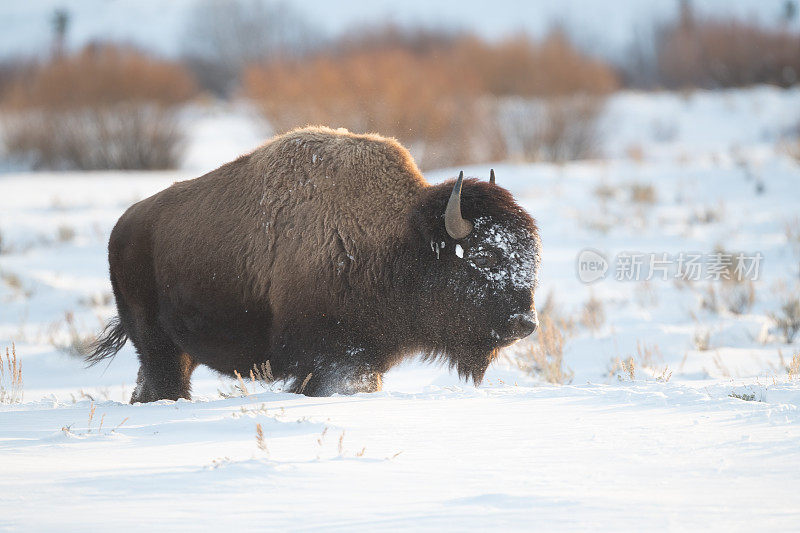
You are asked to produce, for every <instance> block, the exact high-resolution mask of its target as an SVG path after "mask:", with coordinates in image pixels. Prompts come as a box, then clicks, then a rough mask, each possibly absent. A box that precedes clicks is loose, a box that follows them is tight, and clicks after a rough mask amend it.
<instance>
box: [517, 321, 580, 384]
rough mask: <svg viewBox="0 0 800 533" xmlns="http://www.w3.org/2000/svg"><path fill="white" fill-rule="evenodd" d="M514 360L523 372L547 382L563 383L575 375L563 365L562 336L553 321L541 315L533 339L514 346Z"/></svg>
mask: <svg viewBox="0 0 800 533" xmlns="http://www.w3.org/2000/svg"><path fill="white" fill-rule="evenodd" d="M514 351H515V356H516V357H515V359H514V360H515V362H516V364H517V366H518V367H519V368H520V369H521V370H522V371H524V372H526V373H528V374H530V375H532V376H540V377H542V378H543V379H544V380H545V381H547V382H548V383H556V384H564V383H569V382H570V381H572V378H573V376H574V375H575V374H574V372H572V370H570V369H569V368H565V367H564V337H563V335H562V333H561V331H560V330H559V329H558V327H557V326H556V325H555V323H554V322H553V321H552V320H550V319H548V318H546V317H542V318H541V320H540V324H539V332H538V334H537V335H536V339H535V340H529V341H526V342H524V343H519V344H517V345H516V346H515V350H514Z"/></svg>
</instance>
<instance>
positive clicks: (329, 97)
mask: <svg viewBox="0 0 800 533" xmlns="http://www.w3.org/2000/svg"><path fill="white" fill-rule="evenodd" d="M417 31H418V32H419V30H417ZM384 33H385V38H381V37H380V35H379V34H378V33H369V34H367V35H366V36H364V37H362V38H360V39H353V38H350V39H347V40H344V41H342V42H341V43H339V44H338V45H337V46H334V47H332V49H331V50H330V51H328V52H327V53H325V54H319V55H316V56H314V57H310V58H306V59H299V60H293V61H278V62H272V63H269V64H266V65H263V64H262V65H252V66H250V68H248V69H247V71H246V73H245V76H244V92H245V94H246V95H247V96H248V97H250V98H252V99H254V100H255V101H257V102H258V103H259V105H260V106H261V109H262V110H263V112H264V114H265V115H266V117H267V118H268V120H270V121H271V123H272V124H273V126H274V127H275V129H277V130H286V129H290V128H292V127H295V126H301V125H305V124H309V123H322V124H326V125H329V126H334V127H336V126H343V127H346V128H348V129H350V130H353V131H358V132H363V131H377V132H379V133H382V134H385V135H392V136H394V137H397V138H398V139H399V140H400V141H401V142H403V143H405V144H407V145H408V146H409V147H410V149H411V151H412V153H414V155H415V156H416V157H417V158H418V161H419V162H420V165H421V166H422V167H424V168H430V167H432V166H444V165H455V164H465V163H474V162H478V161H486V160H490V159H498V158H502V157H504V156H505V155H506V153H507V146H506V142H507V137H508V136H509V135H511V136H514V135H520V132H519V131H518V128H515V127H513V125H512V127H508V126H507V125H504V124H502V121H503V120H506V119H507V113H503V112H502V109H501V108H502V107H503V106H501V105H498V98H505V97H508V96H522V97H525V98H532V97H537V96H541V97H547V98H550V99H552V100H551V102H558V104H559V106H553V105H549V106H548V110H549V111H548V113H546V114H545V115H542V116H541V117H540V119H539V124H541V125H544V124H552V125H553V126H552V128H551V129H548V130H546V131H544V133H543V134H538V133H537V135H539V136H540V137H542V136H543V137H544V138H545V139H547V140H546V141H542V140H539V141H537V142H538V143H540V144H541V143H542V142H550V144H554V143H553V142H552V141H550V140H549V137H553V136H555V137H558V138H559V139H562V138H564V137H567V136H569V135H572V137H575V135H574V133H565V132H566V131H567V130H570V128H571V122H572V118H573V117H574V114H573V113H564V112H563V109H565V107H564V106H563V103H564V102H566V101H567V100H569V99H568V98H567V99H559V98H560V97H563V96H564V95H579V94H584V93H591V94H593V95H600V94H604V93H605V92H607V91H609V90H611V89H613V88H614V87H615V86H616V80H615V78H614V76H613V73H612V71H611V70H610V69H609V68H608V67H605V66H603V65H600V64H599V63H597V62H595V61H593V60H591V59H588V58H585V57H584V56H582V55H581V54H579V53H578V52H577V51H576V50H575V49H574V48H573V47H572V46H571V45H570V44H569V42H568V41H567V40H566V38H564V37H563V36H561V35H555V36H553V37H551V38H548V39H546V40H545V41H543V42H542V43H540V44H537V43H534V42H532V41H530V40H528V39H526V38H523V37H516V38H514V39H511V40H509V41H506V42H501V43H498V44H489V43H486V42H484V41H482V40H480V39H477V38H475V37H469V36H466V37H465V36H450V37H447V36H445V37H442V36H436V35H433V34H426V33H424V32H423V33H421V34H415V35H416V37H415V38H413V39H411V38H408V37H407V36H404V35H403V33H402V31H401V30H397V29H396V28H394V29H392V28H390V29H387V30H386V31H385V32H384ZM569 101H570V102H571V104H570V105H571V106H573V107H574V106H575V103H574V102H575V101H574V100H569ZM579 107H580V109H581V110H585V109H586V108H585V106H584V105H583V104H581V105H580V106H579ZM559 110H562V111H561V112H559ZM582 112H583V111H582ZM588 115H591V117H587V119H586V120H588V121H590V122H591V124H592V125H593V124H594V119H595V118H596V113H588ZM556 128H560V130H561V133H554V132H553V130H554V129H556ZM570 131H571V130H570ZM578 137H580V135H578ZM578 142H579V143H583V144H591V142H588V141H584V140H582V139H581V140H580V141H578ZM556 144H557V143H556ZM587 151H588V150H586V149H579V150H572V151H570V150H564V149H562V148H561V147H558V148H553V149H550V150H549V151H545V153H543V155H542V156H541V157H542V158H546V159H569V158H572V157H573V154H574V153H576V152H579V155H582V154H583V153H585V152H587Z"/></svg>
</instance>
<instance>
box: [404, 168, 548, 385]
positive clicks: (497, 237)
mask: <svg viewBox="0 0 800 533" xmlns="http://www.w3.org/2000/svg"><path fill="white" fill-rule="evenodd" d="M412 224H415V225H416V226H417V229H418V230H421V231H420V232H419V233H417V235H419V238H420V239H422V241H423V242H421V243H420V245H421V248H422V249H424V250H425V251H424V254H425V259H424V261H423V263H424V265H425V269H424V271H425V274H424V279H423V283H422V285H423V290H424V291H427V293H426V294H425V295H423V297H422V298H423V301H424V302H425V306H426V309H423V310H421V311H422V313H426V312H428V311H429V312H430V313H431V316H429V317H427V318H429V319H430V323H431V324H432V328H425V329H426V330H427V331H428V334H429V335H432V336H435V337H437V339H431V340H432V341H437V340H438V341H439V343H440V345H443V349H444V351H445V352H447V353H448V355H449V356H451V357H454V359H451V360H452V361H453V362H454V364H455V365H456V366H458V369H459V372H460V373H462V374H465V375H471V376H472V377H473V378H474V379H475V381H479V380H480V379H481V378H482V377H483V372H484V371H485V369H486V366H487V365H488V363H489V362H491V360H492V359H493V358H494V356H495V354H496V351H497V349H498V348H500V347H503V346H507V345H509V344H511V343H513V342H515V341H517V340H519V339H521V338H523V337H526V336H528V335H530V334H531V333H533V332H534V331H535V330H536V327H537V325H538V320H537V316H536V311H535V308H534V290H535V288H536V284H537V276H538V269H539V263H540V253H541V244H540V241H539V235H538V231H537V228H536V223H535V222H534V220H533V219H532V218H531V217H530V215H528V214H527V213H526V212H525V210H523V209H522V208H521V207H520V206H519V205H518V204H517V203H516V202H515V201H514V199H513V198H512V196H511V194H510V193H509V192H508V191H506V190H505V189H503V188H501V187H498V186H497V185H495V184H494V172H492V175H491V180H490V182H488V183H487V182H483V181H479V180H474V179H469V180H464V179H463V172H462V173H461V175H460V176H459V178H458V179H457V180H456V181H455V182H453V181H450V182H446V183H443V184H441V185H438V186H435V187H430V188H429V190H428V191H427V195H426V198H425V200H424V201H423V202H422V205H421V206H420V207H419V209H417V210H416V213H415V217H414V219H412Z"/></svg>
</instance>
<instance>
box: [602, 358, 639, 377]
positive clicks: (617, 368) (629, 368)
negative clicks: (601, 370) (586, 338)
mask: <svg viewBox="0 0 800 533" xmlns="http://www.w3.org/2000/svg"><path fill="white" fill-rule="evenodd" d="M608 375H609V377H612V376H616V377H617V379H619V380H620V381H623V380H625V379H626V378H627V379H629V380H630V381H634V380H636V360H635V359H634V358H633V356H629V357H628V358H627V359H620V358H619V357H615V358H614V359H613V360H612V361H611V368H609V371H608Z"/></svg>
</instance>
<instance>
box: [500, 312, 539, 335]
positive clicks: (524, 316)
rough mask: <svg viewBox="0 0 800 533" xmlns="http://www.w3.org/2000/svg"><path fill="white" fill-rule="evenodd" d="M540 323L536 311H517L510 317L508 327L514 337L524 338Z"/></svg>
mask: <svg viewBox="0 0 800 533" xmlns="http://www.w3.org/2000/svg"><path fill="white" fill-rule="evenodd" d="M538 326H539V324H538V323H537V321H536V314H535V313H517V314H516V315H511V317H510V318H509V319H508V329H509V333H510V334H511V336H512V337H515V338H517V339H522V338H524V337H527V336H528V335H530V334H531V333H533V332H534V331H536V328H537V327H538Z"/></svg>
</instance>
